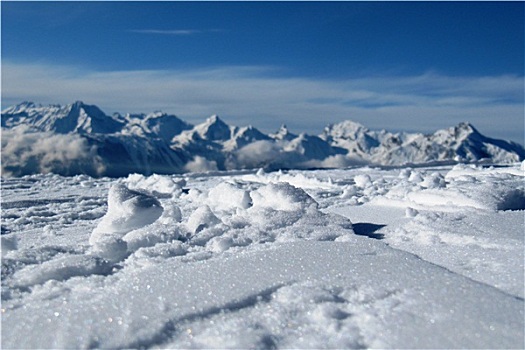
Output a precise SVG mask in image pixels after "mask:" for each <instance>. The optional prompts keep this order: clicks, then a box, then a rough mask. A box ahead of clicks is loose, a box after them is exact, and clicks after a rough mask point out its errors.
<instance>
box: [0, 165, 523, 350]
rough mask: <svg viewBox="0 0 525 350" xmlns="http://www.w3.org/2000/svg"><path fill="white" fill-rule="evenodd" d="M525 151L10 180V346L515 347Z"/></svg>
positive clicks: (6, 188)
mask: <svg viewBox="0 0 525 350" xmlns="http://www.w3.org/2000/svg"><path fill="white" fill-rule="evenodd" d="M524 164H525V163H521V164H520V163H516V164H514V165H506V166H494V167H483V166H479V165H478V166H475V165H455V166H435V167H418V168H416V167H412V168H409V167H403V168H372V167H358V168H348V169H337V170H335V169H334V170H311V171H304V170H303V171H299V170H294V171H278V172H266V171H264V170H262V169H261V170H254V171H236V172H233V171H231V172H217V171H216V172H210V173H189V174H184V175H151V176H144V175H139V174H132V175H129V176H127V177H123V178H115V179H110V178H97V179H95V178H91V177H89V176H86V175H78V176H73V177H62V176H58V175H52V174H47V175H29V176H24V177H10V178H2V183H1V185H2V208H1V210H2V211H1V213H2V218H1V233H2V235H1V238H2V308H1V312H2V339H1V346H2V348H171V349H172V348H185V349H187V348H300V349H305V348H524V347H525V343H524V339H525V338H524V336H525V335H524V328H525V327H524V299H523V298H524V294H525V293H524V285H525V284H524V250H523V247H524V232H525V227H524V226H525V222H524V218H525V217H524V213H525V212H524V210H525V182H524V177H525V171H524Z"/></svg>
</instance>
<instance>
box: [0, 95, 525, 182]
mask: <svg viewBox="0 0 525 350" xmlns="http://www.w3.org/2000/svg"><path fill="white" fill-rule="evenodd" d="M1 126H2V133H3V135H2V136H3V137H2V158H3V159H2V175H3V176H5V175H13V176H21V175H27V174H32V173H38V172H53V173H57V174H67V175H71V174H72V173H73V174H74V173H75V172H81V171H75V170H72V169H77V168H78V166H77V164H76V162H84V163H85V162H89V161H90V160H92V161H93V162H97V164H93V167H92V169H98V170H96V171H95V170H92V171H83V173H87V174H88V175H91V176H113V177H117V176H127V175H129V174H130V173H140V174H144V175H149V174H153V173H159V174H172V173H183V172H186V171H190V170H191V171H206V170H232V169H246V168H258V167H264V168H266V169H269V170H274V169H281V168H288V169H292V168H298V169H304V168H334V167H335V168H337V167H347V166H351V165H357V164H359V165H362V164H370V165H391V166H401V165H406V164H425V163H436V162H438V163H439V162H466V163H469V162H480V161H482V162H488V163H512V162H518V161H522V160H523V159H525V149H524V148H523V146H521V145H520V144H517V143H515V142H510V141H504V140H498V139H493V138H490V137H487V136H484V135H482V134H481V133H480V132H479V131H478V130H477V129H476V128H475V127H474V126H473V125H472V124H470V123H468V122H463V123H460V124H459V125H457V126H453V127H450V128H448V129H441V130H437V131H436V132H434V133H432V134H422V133H405V132H401V133H391V132H389V131H386V130H380V131H376V130H370V129H368V128H367V127H365V126H363V125H361V124H359V123H356V122H354V121H351V120H346V121H342V122H340V123H335V124H329V125H327V126H326V127H325V128H324V130H323V131H322V132H321V134H319V135H309V134H306V133H300V134H294V133H291V132H290V131H289V130H288V129H287V128H286V126H285V125H282V126H281V127H280V129H278V131H277V132H276V133H270V134H265V133H263V132H261V131H259V130H258V129H257V128H255V127H253V126H242V127H239V126H232V125H229V124H227V123H226V122H224V121H223V120H222V119H221V118H220V117H219V116H218V115H212V116H210V117H209V118H207V119H206V120H205V121H204V122H203V123H200V124H197V125H192V124H190V123H187V122H186V121H184V120H181V119H180V118H178V117H177V116H175V115H170V114H166V113H163V112H160V111H157V112H153V113H148V114H125V115H121V114H119V113H115V114H113V115H111V116H110V115H107V114H105V113H104V112H103V111H102V110H101V109H100V108H98V107H97V106H95V105H89V104H85V103H84V102H82V101H76V102H74V103H72V104H69V105H65V106H61V105H49V106H47V107H45V106H42V105H37V104H35V103H33V102H28V101H25V102H22V103H20V104H18V105H14V106H11V107H8V108H6V109H5V110H3V111H2V119H1ZM29 135H31V137H29ZM37 135H40V136H43V137H48V138H49V137H51V136H52V137H54V138H55V139H56V138H61V137H62V138H66V137H67V138H69V140H68V142H67V143H64V144H65V145H66V146H64V147H62V148H63V149H60V148H59V147H56V145H54V146H51V145H47V146H42V145H40V146H39V147H40V149H35V147H33V146H34V145H33V144H31V142H29V141H28V140H35V139H39V137H38V136H37ZM33 143H34V141H33ZM41 143H42V142H41ZM28 154H29V155H30V156H28ZM24 159H25V163H24ZM84 163H82V164H84ZM88 168H89V167H88ZM82 169H86V167H85V166H84V167H83V168H82ZM89 169H91V168H89Z"/></svg>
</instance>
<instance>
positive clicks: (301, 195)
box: [251, 182, 318, 211]
mask: <svg viewBox="0 0 525 350" xmlns="http://www.w3.org/2000/svg"><path fill="white" fill-rule="evenodd" d="M251 197H252V199H253V206H254V207H263V208H265V207H266V208H272V209H274V210H282V211H298V210H304V209H306V208H308V207H310V206H314V207H316V208H317V207H318V204H317V202H316V201H315V200H314V199H313V198H312V197H310V196H309V195H308V194H307V193H306V192H305V191H304V190H302V189H300V188H297V187H294V186H292V185H290V184H288V183H284V182H283V183H276V184H268V185H267V186H263V187H261V188H259V189H258V190H257V191H253V192H252V193H251Z"/></svg>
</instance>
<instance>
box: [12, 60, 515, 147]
mask: <svg viewBox="0 0 525 350" xmlns="http://www.w3.org/2000/svg"><path fill="white" fill-rule="evenodd" d="M278 73H280V72H279V71H278V70H276V69H275V68H272V67H216V68H208V69H190V70H162V71H161V70H142V71H137V70H136V71H113V72H97V71H92V70H86V69H80V68H75V67H62V66H54V65H43V64H20V63H13V62H3V66H2V104H3V105H4V106H6V105H11V104H15V103H19V102H21V101H23V100H31V101H34V102H37V103H43V104H47V103H71V102H73V101H75V100H79V99H80V100H83V101H85V102H86V103H91V104H96V105H98V106H99V107H101V108H102V109H103V110H104V111H105V112H106V113H108V114H110V113H113V112H122V113H126V112H132V113H138V112H150V111H153V110H159V109H160V110H163V111H165V112H169V113H174V114H176V115H178V116H179V117H181V118H183V119H185V120H187V121H189V122H192V123H200V122H202V121H203V120H204V118H206V117H208V116H209V115H212V114H219V115H221V116H222V117H223V119H225V120H226V121H227V122H230V123H232V124H236V125H246V124H252V125H254V126H255V127H258V128H260V129H262V130H263V131H267V132H268V131H274V130H276V129H277V128H278V127H279V125H280V124H282V123H285V124H287V125H288V127H289V128H290V129H291V131H293V132H302V131H305V132H309V133H313V134H316V133H320V132H321V131H322V129H323V127H324V126H325V125H326V124H327V123H334V122H338V121H342V120H346V119H352V120H355V121H357V122H360V123H362V124H363V125H365V126H368V127H369V128H371V129H378V128H385V129H388V130H408V131H421V132H433V131H435V130H436V129H438V128H443V127H448V126H452V125H456V124H458V123H459V122H462V121H469V122H471V123H473V124H474V125H475V126H477V127H478V129H479V130H480V131H481V132H483V133H485V134H487V135H488V136H492V137H498V138H507V139H514V140H516V141H518V142H521V143H523V129H524V126H523V112H524V107H523V103H524V102H523V92H524V87H523V77H519V76H510V75H509V76H487V77H449V76H443V75H439V74H436V73H432V72H429V73H427V74H423V75H419V76H405V77H402V76H401V77H400V76H373V77H361V78H357V79H340V80H322V79H315V78H308V77H286V76H283V75H279V74H278Z"/></svg>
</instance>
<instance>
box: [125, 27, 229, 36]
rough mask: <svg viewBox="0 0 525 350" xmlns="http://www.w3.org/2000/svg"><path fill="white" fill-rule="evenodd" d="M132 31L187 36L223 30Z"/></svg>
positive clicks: (135, 31)
mask: <svg viewBox="0 0 525 350" xmlns="http://www.w3.org/2000/svg"><path fill="white" fill-rule="evenodd" d="M130 32H131V33H138V34H158V35H174V36H186V35H195V34H201V33H218V32H222V30H220V29H207V30H199V29H131V30H130Z"/></svg>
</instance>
